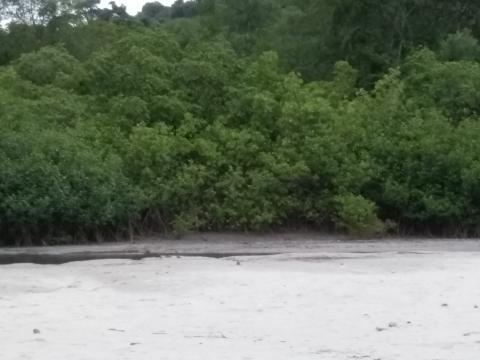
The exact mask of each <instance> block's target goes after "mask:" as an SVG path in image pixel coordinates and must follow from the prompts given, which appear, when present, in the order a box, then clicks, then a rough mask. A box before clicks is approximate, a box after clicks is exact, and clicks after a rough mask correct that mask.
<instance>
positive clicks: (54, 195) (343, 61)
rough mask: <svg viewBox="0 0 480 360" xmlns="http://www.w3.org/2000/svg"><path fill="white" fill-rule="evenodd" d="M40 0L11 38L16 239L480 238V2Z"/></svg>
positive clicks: (7, 133)
mask: <svg viewBox="0 0 480 360" xmlns="http://www.w3.org/2000/svg"><path fill="white" fill-rule="evenodd" d="M7 3H9V6H10V7H9V8H8V9H6V8H4V14H6V13H7V12H6V11H13V10H15V9H16V8H15V7H12V6H14V5H15V6H17V5H22V6H23V5H24V4H23V3H22V4H20V3H19V2H3V4H7ZM31 3H32V4H33V5H35V6H33V7H31V8H30V10H31V11H33V12H31V14H27V15H28V16H30V15H32V16H33V18H32V19H30V20H29V19H27V18H25V19H20V18H17V19H15V20H14V21H13V22H12V23H11V24H10V25H9V26H8V28H6V29H4V30H2V31H0V40H1V41H0V63H1V64H2V66H1V67H0V129H1V131H0V242H1V243H2V244H17V245H22V244H30V243H35V244H42V243H56V242H58V241H60V240H61V241H66V242H77V241H83V240H92V241H93V240H97V241H98V240H101V239H103V238H114V237H119V236H123V235H126V234H127V233H130V232H131V231H134V232H137V233H148V232H158V231H172V232H174V233H175V234H177V235H179V236H181V235H182V234H185V233H187V232H189V231H197V230H200V231H216V230H236V231H238V230H240V231H242V230H269V229H278V228H295V227H299V226H302V227H303V226H309V227H313V228H322V229H332V230H334V229H335V230H338V231H342V232H346V233H348V234H350V235H352V236H374V235H381V234H384V233H385V232H388V231H391V230H396V231H400V232H406V233H417V232H418V233H427V234H428V233H430V234H437V235H458V236H460V235H463V236H465V235H478V234H479V233H480V226H479V222H480V191H479V189H480V142H479V141H478V139H479V138H480V126H479V124H480V122H479V119H480V95H479V94H480V62H479V60H480V58H479V49H480V48H479V45H478V40H477V38H478V36H479V34H480V27H479V24H478V19H479V18H480V17H479V16H478V14H479V13H480V8H479V6H478V4H477V2H473V1H464V2H462V4H461V5H462V6H457V5H458V4H459V2H456V1H455V2H452V1H448V2H447V1H443V0H442V1H438V0H437V1H435V2H433V1H418V0H401V1H393V0H388V1H383V2H380V1H376V0H368V1H360V2H359V1H353V0H322V1H305V0H302V1H299V0H278V1H270V0H249V1H243V2H239V1H230V0H202V1H177V2H176V3H175V4H174V5H173V6H172V7H166V6H163V5H161V4H159V3H150V4H147V5H146V6H145V7H144V9H143V11H142V12H141V13H140V14H138V16H136V17H131V16H129V15H128V14H127V13H126V11H125V8H123V7H121V6H117V5H115V4H112V6H111V8H110V9H99V8H98V1H96V0H91V1H90V0H88V1H82V2H76V3H75V4H73V3H72V4H70V5H69V2H68V1H66V2H51V3H49V4H48V5H49V7H48V8H45V9H43V8H42V10H41V11H40V6H38V5H39V4H40V3H42V1H41V0H32V2H31ZM455 4H457V5H455ZM50 5H51V6H50ZM425 11H429V12H430V13H431V14H434V15H435V16H433V15H432V17H431V19H430V18H428V20H425V19H426V17H425ZM359 29H361V31H360V30H359ZM461 29H467V30H461ZM459 30H461V31H459Z"/></svg>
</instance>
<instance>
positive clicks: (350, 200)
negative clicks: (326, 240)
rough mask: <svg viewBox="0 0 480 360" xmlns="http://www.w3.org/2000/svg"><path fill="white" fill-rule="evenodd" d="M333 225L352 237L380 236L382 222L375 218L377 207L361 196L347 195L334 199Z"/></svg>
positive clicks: (382, 227)
mask: <svg viewBox="0 0 480 360" xmlns="http://www.w3.org/2000/svg"><path fill="white" fill-rule="evenodd" d="M335 204H336V216H335V225H336V226H337V228H339V229H340V230H343V231H346V232H347V233H348V234H350V235H353V236H373V235H381V234H382V233H383V231H384V225H383V223H382V221H381V220H380V219H379V218H378V217H377V206H376V205H375V204H374V203H373V202H371V201H370V200H367V199H365V198H364V197H362V196H358V195H353V194H347V195H339V196H336V197H335Z"/></svg>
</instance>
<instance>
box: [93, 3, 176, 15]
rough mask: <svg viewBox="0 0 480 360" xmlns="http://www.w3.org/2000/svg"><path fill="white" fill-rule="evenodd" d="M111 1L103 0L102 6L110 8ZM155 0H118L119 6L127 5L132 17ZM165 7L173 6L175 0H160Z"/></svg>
mask: <svg viewBox="0 0 480 360" xmlns="http://www.w3.org/2000/svg"><path fill="white" fill-rule="evenodd" d="M110 1H111V0H102V3H101V6H105V7H108V3H109V2H110ZM153 1H155V0H150V1H145V0H116V1H115V2H116V3H117V5H121V4H123V5H125V6H126V7H127V11H128V13H129V14H130V15H136V14H137V13H138V12H139V11H140V10H142V7H143V5H144V4H145V3H147V2H153ZM159 1H160V2H161V3H162V4H163V5H172V4H173V2H174V1H175V0H159Z"/></svg>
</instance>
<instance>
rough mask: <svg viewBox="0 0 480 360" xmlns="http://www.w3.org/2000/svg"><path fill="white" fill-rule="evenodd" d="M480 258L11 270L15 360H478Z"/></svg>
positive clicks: (7, 297)
mask: <svg viewBox="0 0 480 360" xmlns="http://www.w3.org/2000/svg"><path fill="white" fill-rule="evenodd" d="M479 307H480V253H478V252H461V251H457V252H443V251H438V252H426V253H419V254H408V253H407V254H399V253H394V252H392V253H388V252H384V253H375V254H373V253H372V254H368V253H366V254H353V253H346V252H343V253H334V252H328V253H308V254H299V255H297V254H286V255H277V256H257V257H245V258H224V259H209V258H177V257H170V258H157V259H144V260H141V261H132V260H99V261H90V262H76V263H69V264H64V265H32V264H18V265H6V266H0V346H1V347H0V359H2V360H20V359H34V360H121V359H128V360H157V359H161V360H190V359H192V360H193V359H198V360H230V359H235V360H237V359H238V360H241V359H255V360H257V359H258V360H270V359H271V360H297V359H322V360H345V359H371V360H374V359H381V360H478V359H480V308H479Z"/></svg>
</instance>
